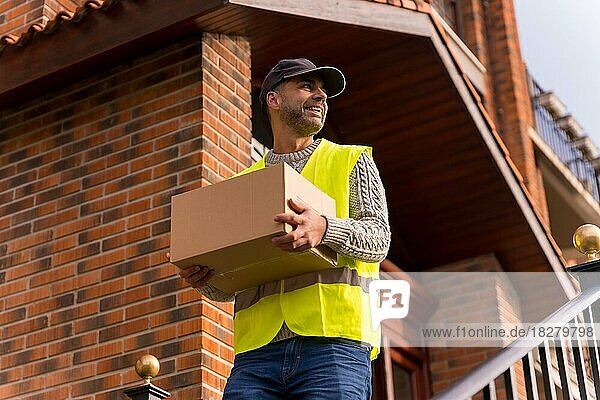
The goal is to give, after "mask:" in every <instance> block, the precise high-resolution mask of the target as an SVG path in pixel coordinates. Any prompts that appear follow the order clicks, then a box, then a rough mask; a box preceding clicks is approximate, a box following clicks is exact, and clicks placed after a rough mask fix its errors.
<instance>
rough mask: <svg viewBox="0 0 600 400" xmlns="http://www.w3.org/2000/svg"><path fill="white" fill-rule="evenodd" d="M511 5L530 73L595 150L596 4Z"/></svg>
mask: <svg viewBox="0 0 600 400" xmlns="http://www.w3.org/2000/svg"><path fill="white" fill-rule="evenodd" d="M492 1H493V0H492ZM514 2H515V8H516V12H517V22H518V25H519V36H520V39H521V49H522V51H523V58H524V59H525V62H526V63H527V67H528V69H529V72H530V73H531V74H532V75H533V77H534V79H535V80H536V81H537V82H538V83H539V84H540V86H542V87H543V88H544V89H546V90H552V91H554V93H555V94H556V95H557V96H558V97H559V98H560V99H561V100H562V102H563V103H564V104H565V105H566V106H567V110H568V111H569V112H570V113H571V114H572V115H573V117H575V119H576V120H577V121H578V122H579V124H580V125H581V126H583V128H584V130H585V131H586V132H587V134H588V135H589V136H590V137H591V138H592V140H593V142H594V143H595V144H596V145H597V146H598V145H600V109H598V107H599V106H600V0H514Z"/></svg>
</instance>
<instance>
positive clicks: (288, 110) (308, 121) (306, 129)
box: [281, 103, 325, 137]
mask: <svg viewBox="0 0 600 400" xmlns="http://www.w3.org/2000/svg"><path fill="white" fill-rule="evenodd" d="M281 118H282V120H283V121H284V122H285V123H286V124H287V125H288V126H289V127H290V128H292V129H294V130H295V131H296V132H298V134H299V135H300V136H301V137H309V136H312V135H316V134H317V133H319V131H320V130H321V129H323V125H324V121H325V116H323V118H322V119H321V120H317V119H316V118H310V117H308V116H306V115H305V114H304V108H303V107H302V105H300V106H296V107H294V106H293V105H290V104H288V103H283V104H282V105H281Z"/></svg>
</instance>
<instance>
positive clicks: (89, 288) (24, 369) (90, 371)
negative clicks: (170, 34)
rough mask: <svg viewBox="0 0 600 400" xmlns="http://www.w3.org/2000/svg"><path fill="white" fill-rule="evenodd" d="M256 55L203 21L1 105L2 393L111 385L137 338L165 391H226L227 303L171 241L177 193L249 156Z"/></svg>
mask: <svg viewBox="0 0 600 400" xmlns="http://www.w3.org/2000/svg"><path fill="white" fill-rule="evenodd" d="M217 66H218V67H219V68H218V69H217V68H216V67H217ZM249 68H250V49H249V46H248V43H247V41H245V40H244V39H241V38H232V37H228V36H224V35H210V34H206V35H204V36H198V37H194V38H190V39H188V40H186V41H183V42H181V43H178V44H175V45H172V46H170V47H168V48H166V49H163V50H161V51H159V52H157V53H155V54H151V55H148V56H146V57H143V58H140V59H137V60H134V61H132V62H130V63H127V64H123V65H120V66H116V67H115V68H113V69H112V70H110V71H107V72H105V73H102V74H100V75H98V76H94V77H91V78H89V79H87V80H85V81H82V82H76V83H73V84H72V85H70V86H69V87H66V88H65V89H64V90H61V91H60V92H58V93H54V94H51V95H47V96H44V97H40V98H38V99H35V100H33V101H31V102H29V103H27V104H24V105H19V106H16V107H14V108H12V109H10V110H4V111H2V113H1V115H0V121H1V122H0V124H1V125H0V399H21V400H22V399H24V400H41V399H52V400H60V399H86V400H87V399H97V400H102V399H120V398H121V397H120V393H121V390H122V389H123V388H124V387H130V386H132V385H135V384H137V383H138V382H139V378H138V377H137V376H136V375H135V372H134V371H133V368H132V367H133V365H134V363H135V361H136V360H137V358H139V357H140V356H141V355H143V354H146V353H151V354H154V355H156V356H157V357H158V358H159V360H160V361H161V364H162V367H161V372H160V375H159V377H158V378H157V380H156V384H157V385H159V386H160V387H162V388H164V389H165V390H168V391H171V392H172V393H173V396H172V398H173V399H190V398H200V397H201V396H202V398H205V399H211V398H219V397H220V395H219V393H220V392H221V390H222V388H223V385H224V382H225V378H226V376H227V374H228V373H229V368H230V366H231V361H232V359H233V351H232V322H231V317H230V315H231V313H232V305H231V304H220V303H214V302H211V301H209V300H207V299H202V298H201V296H200V295H199V294H198V293H197V292H196V291H195V290H194V289H191V288H189V287H188V286H187V285H186V284H185V282H184V281H183V280H181V279H179V278H178V276H177V269H176V267H174V266H172V265H170V264H169V263H168V262H166V258H165V253H166V251H167V250H168V247H169V230H170V220H169V216H170V197H171V195H173V194H175V193H179V192H182V191H184V190H188V189H192V188H196V187H199V186H201V185H205V184H207V183H209V182H210V183H212V182H215V181H218V180H220V179H222V177H224V176H225V177H226V176H230V175H231V174H232V173H233V172H236V171H239V170H241V169H242V168H243V167H244V166H245V165H247V164H249V162H250V156H249V154H250V150H249V149H250V140H251V137H250V105H249V103H250V69H249ZM217 132H219V133H217Z"/></svg>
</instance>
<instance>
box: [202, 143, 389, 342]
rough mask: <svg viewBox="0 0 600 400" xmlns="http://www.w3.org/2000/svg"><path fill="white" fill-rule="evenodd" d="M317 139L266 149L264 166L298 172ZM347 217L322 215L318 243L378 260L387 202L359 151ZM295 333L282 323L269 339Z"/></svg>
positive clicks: (218, 297)
mask: <svg viewBox="0 0 600 400" xmlns="http://www.w3.org/2000/svg"><path fill="white" fill-rule="evenodd" d="M319 142H320V139H318V140H316V141H315V142H313V143H312V144H311V145H310V146H308V147H307V148H305V149H303V150H300V151H297V152H294V153H286V154H276V153H273V151H272V150H271V151H269V152H268V153H267V156H266V158H265V163H266V165H267V166H271V165H275V164H279V163H282V162H285V163H287V164H289V165H290V166H291V167H292V168H294V169H295V170H296V171H298V172H301V171H302V169H303V168H304V166H305V165H306V162H307V161H308V159H309V158H310V156H311V155H312V153H313V151H314V150H315V149H316V148H317V146H318V145H319ZM349 211H350V218H333V217H326V219H327V230H326V231H325V235H324V236H323V240H322V244H325V245H327V246H329V247H330V248H332V249H333V250H335V251H336V252H337V253H340V254H343V255H345V256H349V257H351V258H355V259H358V260H361V261H368V262H378V261H382V260H383V259H384V258H385V256H386V254H387V252H388V249H389V247H390V226H389V223H388V211H387V203H386V200H385V192H384V189H383V184H382V183H381V178H380V177H379V171H377V167H376V166H375V163H374V162H373V160H372V159H371V157H369V155H368V154H366V153H363V154H362V155H361V156H360V157H359V158H358V161H357V163H356V165H355V166H354V169H353V170H352V173H351V174H350V210H349ZM200 292H201V293H202V294H203V295H205V296H206V297H208V298H209V299H211V300H215V301H232V300H233V299H234V295H232V294H228V293H223V292H222V291H220V290H219V289H217V288H215V287H214V286H211V285H210V283H209V284H207V285H205V286H204V287H202V289H200ZM295 335H296V334H295V333H293V332H291V331H290V330H289V329H288V328H287V326H286V325H285V323H284V324H283V327H282V328H281V330H280V331H279V333H278V334H277V336H276V337H275V338H274V339H273V341H276V340H282V339H286V338H289V337H292V336H295Z"/></svg>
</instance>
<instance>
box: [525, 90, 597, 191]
mask: <svg viewBox="0 0 600 400" xmlns="http://www.w3.org/2000/svg"><path fill="white" fill-rule="evenodd" d="M533 108H534V112H535V119H536V123H537V131H538V134H539V135H540V136H541V137H542V139H543V140H544V141H545V142H546V144H547V145H548V146H549V147H550V148H551V149H552V151H553V152H554V153H555V154H556V156H558V158H559V159H560V161H561V162H562V163H563V164H564V165H565V166H566V167H567V168H568V169H569V171H570V172H571V173H572V174H573V175H574V176H575V177H576V178H577V180H578V181H579V182H580V183H581V184H582V185H583V187H584V188H585V189H586V190H587V191H588V192H589V193H590V194H591V195H592V197H593V198H594V200H595V201H596V202H597V203H598V202H600V186H599V183H598V168H599V167H600V163H599V161H600V159H599V158H598V155H599V152H598V149H597V148H596V146H595V145H594V144H593V143H592V141H591V139H590V138H589V137H588V136H586V134H585V132H584V131H583V128H582V127H581V126H580V125H579V124H578V123H577V121H576V120H575V119H574V118H573V116H572V115H569V114H567V111H566V107H565V106H564V104H563V103H562V102H561V101H560V99H558V97H556V95H554V93H553V92H549V91H544V90H543V89H542V87H541V86H540V85H539V84H538V83H537V82H535V81H533Z"/></svg>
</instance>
